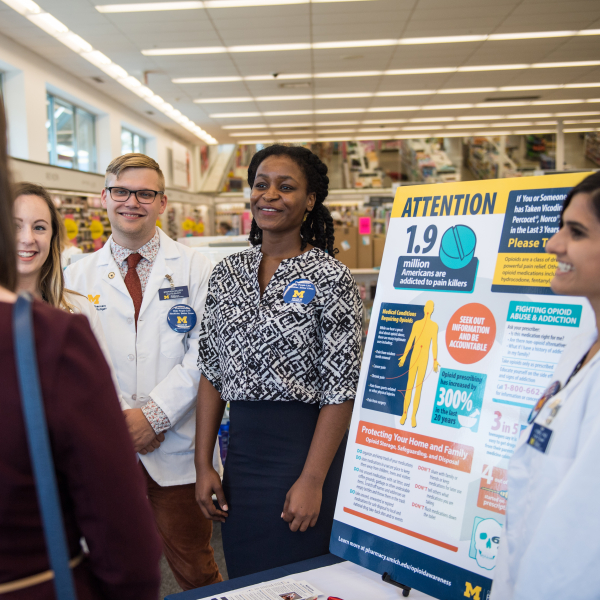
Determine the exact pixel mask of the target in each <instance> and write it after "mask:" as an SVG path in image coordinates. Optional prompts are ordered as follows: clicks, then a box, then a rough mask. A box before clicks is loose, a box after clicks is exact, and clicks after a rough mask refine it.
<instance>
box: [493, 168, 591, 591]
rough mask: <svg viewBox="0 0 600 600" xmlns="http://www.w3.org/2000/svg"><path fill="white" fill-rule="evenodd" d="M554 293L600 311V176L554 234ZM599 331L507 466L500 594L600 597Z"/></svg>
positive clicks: (580, 188) (557, 378)
mask: <svg viewBox="0 0 600 600" xmlns="http://www.w3.org/2000/svg"><path fill="white" fill-rule="evenodd" d="M546 250H547V252H549V253H551V254H555V255H556V258H557V260H558V269H557V271H556V274H555V276H554V279H553V280H552V283H551V287H552V290H553V291H554V292H555V293H556V294H558V295H568V296H585V297H586V298H587V299H588V301H589V302H590V304H591V307H592V309H593V311H594V313H595V317H596V323H598V319H599V318H600V173H595V174H593V175H590V176H589V177H587V178H586V179H584V180H583V181H582V182H581V183H580V184H579V185H577V186H576V187H575V188H573V190H572V191H571V192H570V193H569V195H568V196H567V198H566V199H565V203H564V207H563V212H562V215H561V221H560V230H559V231H558V232H557V233H556V234H555V235H554V236H553V237H552V238H551V239H550V240H549V241H548V244H547V246H546ZM599 348H600V342H599V341H598V331H597V329H596V328H594V329H592V330H588V331H582V333H581V335H579V336H578V337H577V338H576V339H575V340H574V341H573V342H572V343H571V344H569V345H568V346H567V348H566V349H565V351H564V353H563V355H562V357H561V359H560V362H559V364H558V365H557V368H556V371H555V373H554V376H553V383H552V384H551V386H549V388H548V389H547V390H546V392H545V393H544V396H542V398H540V401H539V402H538V403H537V405H536V406H535V407H534V409H533V411H532V413H531V415H530V417H529V426H528V428H527V429H526V430H525V431H523V434H522V436H521V438H520V441H519V444H518V445H517V449H516V451H515V453H514V455H513V457H512V459H511V461H510V466H509V470H508V494H509V496H508V506H507V514H506V525H505V531H504V533H503V536H502V539H501V542H500V552H499V556H498V563H497V566H496V573H495V576H494V584H493V586H492V596H491V597H492V600H525V599H527V600H547V599H550V598H577V600H587V599H590V600H591V599H592V598H595V599H597V598H600V568H599V566H598V565H599V564H600V541H599V540H598V535H599V534H600V510H599V508H598V507H599V505H600V471H599V470H598V465H599V461H600V354H599V353H598V349H599Z"/></svg>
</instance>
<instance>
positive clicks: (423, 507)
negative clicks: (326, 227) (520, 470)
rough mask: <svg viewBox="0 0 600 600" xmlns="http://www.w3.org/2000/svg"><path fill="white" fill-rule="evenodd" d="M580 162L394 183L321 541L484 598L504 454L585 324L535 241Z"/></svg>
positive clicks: (422, 582)
mask: <svg viewBox="0 0 600 600" xmlns="http://www.w3.org/2000/svg"><path fill="white" fill-rule="evenodd" d="M586 175H587V174H586V173H578V174H567V175H548V176H543V177H527V178H514V179H501V180H488V181H472V182H461V183H448V184H437V185H423V186H411V187H406V188H402V187H400V188H399V189H398V190H397V193H396V197H395V200H394V206H393V209H392V218H391V220H390V225H389V231H388V235H387V241H386V245H385V251H384V254H383V261H382V265H381V273H380V276H379V282H378V286H377V295H376V298H375V301H374V305H373V312H372V317H371V327H370V329H369V333H368V337H367V343H366V348H365V353H364V357H363V361H362V369H361V375H360V381H359V385H358V392H357V397H356V403H355V406H354V412H353V416H352V423H351V426H350V434H349V440H348V446H347V450H346V456H345V461H344V470H343V474H342V480H341V483H340V490H339V493H338V499H337V506H336V512H335V517H334V525H333V530H332V536H331V544H330V549H331V552H332V553H333V554H336V555H338V556H341V557H343V558H345V559H347V560H350V561H352V562H355V563H357V564H360V565H362V566H363V567H366V568H368V569H370V570H372V571H376V572H379V573H382V574H383V573H384V572H387V573H389V574H390V575H391V577H392V579H394V580H395V581H397V582H400V583H402V584H405V585H408V586H410V587H411V588H415V589H417V590H419V591H421V592H424V593H426V594H429V595H431V596H433V597H435V598H440V599H444V600H458V599H461V600H462V599H463V598H465V597H467V598H476V599H477V600H485V599H487V598H488V596H489V592H490V589H491V583H492V579H493V575H494V568H495V560H496V555H497V549H498V543H499V540H500V539H501V537H502V530H503V525H504V515H505V507H506V501H507V498H508V490H507V487H508V486H507V468H508V460H509V458H510V456H511V454H512V452H513V449H514V447H515V445H516V442H517V440H518V437H519V434H520V432H521V431H522V429H524V427H525V425H526V423H527V418H528V416H529V413H530V411H531V409H532V408H533V406H534V404H535V403H536V402H537V400H538V398H539V397H540V396H541V395H542V393H543V391H544V389H545V388H546V387H547V385H548V384H549V383H550V382H551V376H552V373H553V370H554V367H555V365H556V363H557V362H558V359H559V357H560V355H561V353H562V350H563V349H564V347H565V345H566V344H567V343H568V342H569V341H570V340H571V339H573V337H574V336H576V335H577V334H578V333H580V332H581V331H585V330H586V329H587V328H589V327H592V326H593V323H594V318H593V313H592V310H591V308H590V306H589V304H588V303H587V301H586V300H585V299H582V298H577V297H565V296H556V295H554V294H553V293H552V291H551V289H550V287H549V283H550V281H551V279H552V277H553V275H554V272H555V270H556V261H555V258H554V257H553V256H552V255H549V254H546V253H545V251H544V247H545V243H546V242H547V240H548V239H549V238H550V237H551V236H552V235H553V233H555V232H556V231H557V230H558V227H559V221H560V212H561V209H562V204H563V200H564V198H565V196H566V194H567V193H568V191H569V190H570V189H571V188H572V187H573V186H574V185H576V184H577V183H579V182H580V181H581V180H582V179H583V178H584V177H585V176H586Z"/></svg>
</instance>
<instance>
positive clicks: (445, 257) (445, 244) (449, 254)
mask: <svg viewBox="0 0 600 600" xmlns="http://www.w3.org/2000/svg"><path fill="white" fill-rule="evenodd" d="M476 244H477V236H476V235H475V232H474V231H473V230H472V229H471V228H470V227H467V226H466V225H456V226H454V227H450V228H449V229H448V230H446V231H445V232H444V235H443V236H442V241H441V243H440V260H441V261H442V263H443V264H444V265H445V266H446V267H448V268H449V269H462V268H463V267H466V266H467V265H468V264H469V263H470V262H471V259H472V258H473V256H474V254H475V246H476Z"/></svg>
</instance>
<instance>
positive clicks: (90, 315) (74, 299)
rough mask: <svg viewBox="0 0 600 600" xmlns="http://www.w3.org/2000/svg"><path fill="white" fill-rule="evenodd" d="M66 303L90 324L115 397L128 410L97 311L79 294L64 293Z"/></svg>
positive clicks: (67, 291)
mask: <svg viewBox="0 0 600 600" xmlns="http://www.w3.org/2000/svg"><path fill="white" fill-rule="evenodd" d="M64 295H65V299H66V301H67V302H68V303H69V304H70V305H71V306H72V307H73V310H74V311H75V313H77V314H80V315H85V316H86V317H87V320H88V321H89V323H90V327H91V328H92V332H93V334H94V336H95V338H96V341H97V342H98V345H99V346H100V350H102V354H104V358H105V359H106V362H107V363H108V367H109V369H110V374H111V376H112V379H113V383H114V384H115V391H116V392H117V396H118V398H119V402H120V403H121V408H123V409H125V408H129V407H128V406H127V405H126V404H125V402H124V400H123V396H122V395H121V390H120V388H119V382H118V380H117V374H116V373H115V369H114V367H113V364H112V359H111V358H110V352H109V350H108V346H107V345H106V338H105V337H104V330H103V329H102V323H101V322H100V317H99V316H98V311H97V310H96V309H95V308H94V305H93V304H92V303H91V302H90V301H89V300H88V298H87V297H86V296H80V295H79V294H77V293H75V292H73V291H71V290H68V289H67V290H65V291H64Z"/></svg>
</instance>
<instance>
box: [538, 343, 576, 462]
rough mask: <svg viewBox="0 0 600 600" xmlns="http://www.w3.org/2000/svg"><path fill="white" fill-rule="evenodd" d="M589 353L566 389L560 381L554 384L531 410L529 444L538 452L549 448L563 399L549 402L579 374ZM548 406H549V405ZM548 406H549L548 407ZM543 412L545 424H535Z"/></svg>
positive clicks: (574, 371) (572, 375) (570, 377)
mask: <svg viewBox="0 0 600 600" xmlns="http://www.w3.org/2000/svg"><path fill="white" fill-rule="evenodd" d="M587 355H588V353H587V352H586V354H585V356H584V357H583V358H582V359H581V360H580V361H579V362H578V363H577V364H576V365H575V368H574V369H573V372H572V373H571V375H570V376H569V378H568V379H567V383H565V385H564V387H562V386H561V383H560V381H554V382H552V383H551V384H550V385H549V386H548V387H547V388H546V390H545V391H544V393H543V394H542V397H541V398H540V399H539V400H538V401H537V403H536V405H535V406H534V407H533V409H532V410H531V413H530V414H529V418H528V419H527V422H528V423H529V424H532V423H533V426H532V428H531V431H530V432H529V438H528V439H527V444H528V445H529V446H531V447H532V448H534V449H535V450H537V451H538V452H542V453H543V454H545V453H546V452H547V450H548V448H549V445H550V440H551V439H552V433H553V430H552V429H550V427H549V426H550V425H551V424H552V421H554V418H555V417H556V415H557V414H558V412H559V411H560V409H561V408H562V403H563V398H562V397H557V398H555V399H554V400H553V401H552V402H551V403H550V404H548V401H549V400H550V399H552V398H554V396H556V395H557V394H558V393H559V392H560V391H561V389H564V388H565V387H567V385H568V384H569V381H571V379H573V377H575V375H577V373H579V371H580V370H581V367H582V366H583V363H584V361H585V359H586V357H587ZM547 404H548V405H547ZM546 405H547V406H546ZM542 411H543V413H544V414H543V417H545V418H544V419H542V421H543V423H535V422H534V421H535V420H536V419H537V418H538V416H539V415H540V413H542Z"/></svg>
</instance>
